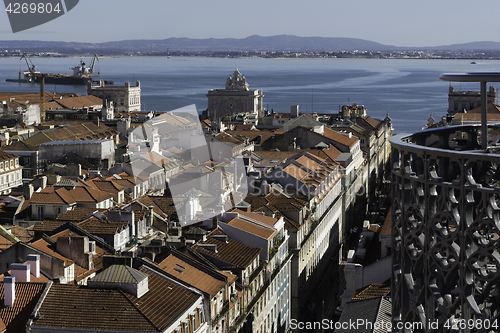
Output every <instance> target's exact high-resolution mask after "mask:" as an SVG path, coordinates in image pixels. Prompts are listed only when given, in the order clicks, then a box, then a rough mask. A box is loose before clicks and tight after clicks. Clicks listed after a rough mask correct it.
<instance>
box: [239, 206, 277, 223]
mask: <svg viewBox="0 0 500 333" xmlns="http://www.w3.org/2000/svg"><path fill="white" fill-rule="evenodd" d="M233 212H236V213H238V214H240V215H243V216H244V217H246V218H248V219H252V220H254V221H257V222H260V223H263V224H265V225H268V226H270V227H273V226H274V225H275V224H276V222H278V219H277V218H274V217H272V216H266V215H264V214H259V213H255V212H250V213H249V212H245V211H243V210H241V209H234V210H233Z"/></svg>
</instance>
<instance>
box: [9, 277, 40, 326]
mask: <svg viewBox="0 0 500 333" xmlns="http://www.w3.org/2000/svg"><path fill="white" fill-rule="evenodd" d="M44 288H45V283H36V282H16V299H15V301H14V306H12V307H5V305H4V302H3V299H4V298H5V296H4V284H3V282H2V283H0V299H1V300H2V302H0V330H1V329H2V328H4V329H5V328H6V329H7V330H6V331H5V332H6V333H18V332H25V331H26V323H27V322H28V319H29V318H30V316H31V313H32V312H33V309H34V308H35V306H36V304H37V302H38V300H39V299H40V296H41V295H42V293H43V290H44Z"/></svg>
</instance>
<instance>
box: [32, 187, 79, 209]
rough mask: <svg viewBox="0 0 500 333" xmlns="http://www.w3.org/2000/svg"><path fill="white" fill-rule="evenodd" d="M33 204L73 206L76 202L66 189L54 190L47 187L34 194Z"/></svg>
mask: <svg viewBox="0 0 500 333" xmlns="http://www.w3.org/2000/svg"><path fill="white" fill-rule="evenodd" d="M31 203H43V204H65V205H73V204H75V203H76V201H75V199H74V198H73V196H72V195H71V194H70V193H69V191H68V190H66V189H65V188H60V189H57V190H54V188H53V187H46V188H45V189H43V190H42V191H41V192H39V193H36V192H35V193H33V196H32V197H31Z"/></svg>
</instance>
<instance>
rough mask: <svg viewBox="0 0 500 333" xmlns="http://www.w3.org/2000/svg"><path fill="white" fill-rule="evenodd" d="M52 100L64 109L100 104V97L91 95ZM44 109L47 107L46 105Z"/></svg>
mask: <svg viewBox="0 0 500 333" xmlns="http://www.w3.org/2000/svg"><path fill="white" fill-rule="evenodd" d="M54 102H55V103H57V104H58V105H59V107H62V108H66V109H73V108H75V109H81V108H85V107H91V106H101V105H102V99H101V98H99V97H96V96H92V95H89V96H78V97H69V98H62V99H57V100H55V101H54ZM46 109H48V108H47V106H46Z"/></svg>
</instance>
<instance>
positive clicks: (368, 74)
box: [0, 57, 500, 133]
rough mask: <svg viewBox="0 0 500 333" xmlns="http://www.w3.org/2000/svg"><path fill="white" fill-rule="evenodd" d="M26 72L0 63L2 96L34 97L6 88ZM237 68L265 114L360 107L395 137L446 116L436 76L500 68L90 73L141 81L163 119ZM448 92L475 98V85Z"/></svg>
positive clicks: (153, 62)
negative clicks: (387, 122) (388, 122)
mask: <svg viewBox="0 0 500 333" xmlns="http://www.w3.org/2000/svg"><path fill="white" fill-rule="evenodd" d="M90 60H91V59H89V58H87V59H83V61H86V62H87V63H90ZM32 61H33V63H34V64H35V65H36V66H37V68H36V69H37V70H39V71H41V72H43V73H70V72H71V70H70V69H69V68H70V67H73V66H76V65H77V64H78V63H79V61H80V58H32ZM26 68H27V66H26V63H25V62H24V60H23V61H20V60H19V59H18V58H0V91H2V92H19V91H26V92H38V91H39V87H38V85H34V84H17V83H8V82H5V79H7V78H17V75H18V72H19V71H20V70H25V69H26ZM235 68H238V69H239V70H240V72H241V73H242V74H243V75H245V77H246V80H247V82H248V83H249V85H250V88H251V89H262V90H263V93H264V107H265V108H267V109H269V110H271V109H273V110H274V111H276V112H289V111H290V105H292V104H299V105H300V111H301V112H318V113H333V112H338V110H339V106H341V105H344V104H349V103H358V104H363V105H365V107H366V108H367V109H368V114H369V115H371V116H372V117H375V118H381V119H383V118H384V117H385V116H386V114H387V113H389V115H390V117H391V118H392V121H393V126H394V129H395V133H402V132H413V131H417V130H420V129H421V128H422V127H423V126H424V125H425V124H426V123H427V119H428V118H429V115H430V114H431V113H432V114H433V116H434V118H435V119H438V118H439V117H440V116H442V115H445V113H446V110H447V106H448V101H447V100H448V86H449V82H444V81H441V80H439V75H440V74H441V73H449V72H453V73H454V72H482V71H489V72H500V70H499V68H500V61H477V64H471V63H470V61H469V60H419V59H415V60H414V59H393V60H391V59H261V58H202V57H171V58H166V57H119V58H101V59H100V61H98V62H97V64H96V67H95V72H98V71H99V72H100V73H101V76H100V77H101V78H103V79H111V80H114V82H115V85H123V84H124V82H125V81H130V82H131V84H132V85H134V84H135V81H136V80H140V81H141V101H142V108H143V109H144V110H158V111H169V110H173V109H176V108H180V107H183V106H186V105H190V104H195V105H196V107H197V109H198V110H199V111H202V110H204V109H206V107H207V98H206V94H207V91H208V89H214V88H224V85H225V82H226V78H227V77H228V76H229V75H230V74H231V73H232V72H233V71H234V70H235ZM454 86H455V90H459V89H460V90H479V84H478V83H455V84H454ZM498 87H500V85H498V86H497V88H498ZM46 90H47V91H51V92H74V93H78V94H83V95H85V94H86V87H83V86H64V85H57V86H56V85H46Z"/></svg>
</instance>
